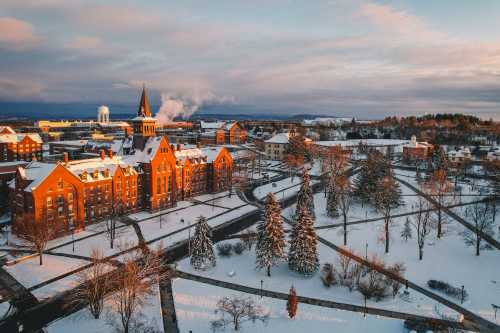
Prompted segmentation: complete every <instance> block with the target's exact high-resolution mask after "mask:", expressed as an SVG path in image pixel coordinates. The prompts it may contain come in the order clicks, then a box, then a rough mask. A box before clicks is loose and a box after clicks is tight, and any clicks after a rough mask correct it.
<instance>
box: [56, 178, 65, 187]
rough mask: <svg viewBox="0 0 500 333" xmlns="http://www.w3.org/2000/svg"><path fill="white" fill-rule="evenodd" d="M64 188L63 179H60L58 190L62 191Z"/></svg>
mask: <svg viewBox="0 0 500 333" xmlns="http://www.w3.org/2000/svg"><path fill="white" fill-rule="evenodd" d="M63 187H64V183H63V180H62V178H59V179H58V180H57V188H58V189H62V188H63Z"/></svg>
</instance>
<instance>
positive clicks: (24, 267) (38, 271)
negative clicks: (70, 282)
mask: <svg viewBox="0 0 500 333" xmlns="http://www.w3.org/2000/svg"><path fill="white" fill-rule="evenodd" d="M88 263H89V262H88V261H86V260H79V259H73V258H67V257H60V256H54V255H50V254H45V255H43V265H42V266H40V264H39V257H38V256H36V257H33V258H30V259H27V260H24V261H21V262H19V263H17V264H15V265H12V266H4V268H5V270H6V271H7V272H9V273H10V274H11V275H12V276H13V277H14V278H15V279H16V280H17V281H19V282H20V283H21V284H22V285H23V286H25V287H26V288H29V287H32V286H34V285H37V284H39V283H42V282H45V281H47V280H49V279H52V278H55V277H57V276H59V275H61V274H64V273H66V272H69V271H72V270H75V269H77V268H79V267H82V266H85V265H87V264H88Z"/></svg>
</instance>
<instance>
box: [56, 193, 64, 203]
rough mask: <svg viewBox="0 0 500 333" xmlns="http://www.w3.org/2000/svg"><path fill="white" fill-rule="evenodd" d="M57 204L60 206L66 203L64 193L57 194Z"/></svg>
mask: <svg viewBox="0 0 500 333" xmlns="http://www.w3.org/2000/svg"><path fill="white" fill-rule="evenodd" d="M57 205H58V206H62V205H64V198H63V196H62V195H59V196H57Z"/></svg>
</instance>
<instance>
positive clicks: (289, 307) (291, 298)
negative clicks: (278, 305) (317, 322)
mask: <svg viewBox="0 0 500 333" xmlns="http://www.w3.org/2000/svg"><path fill="white" fill-rule="evenodd" d="M297 303H298V302H297V292H296V291H295V288H294V287H293V286H292V287H291V288H290V292H289V293H288V301H287V302H286V311H287V312H288V316H289V317H290V318H294V317H295V315H296V314H297Z"/></svg>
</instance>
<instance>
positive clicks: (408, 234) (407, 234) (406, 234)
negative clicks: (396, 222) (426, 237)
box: [401, 217, 412, 242]
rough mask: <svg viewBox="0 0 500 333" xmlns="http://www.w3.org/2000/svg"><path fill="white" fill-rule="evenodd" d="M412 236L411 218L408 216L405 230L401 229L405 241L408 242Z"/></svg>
mask: <svg viewBox="0 0 500 333" xmlns="http://www.w3.org/2000/svg"><path fill="white" fill-rule="evenodd" d="M411 236H412V234H411V227H410V219H409V218H408V217H407V218H406V222H405V226H404V228H403V230H402V231H401V238H404V239H405V241H406V242H407V241H408V239H410V238H411Z"/></svg>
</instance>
